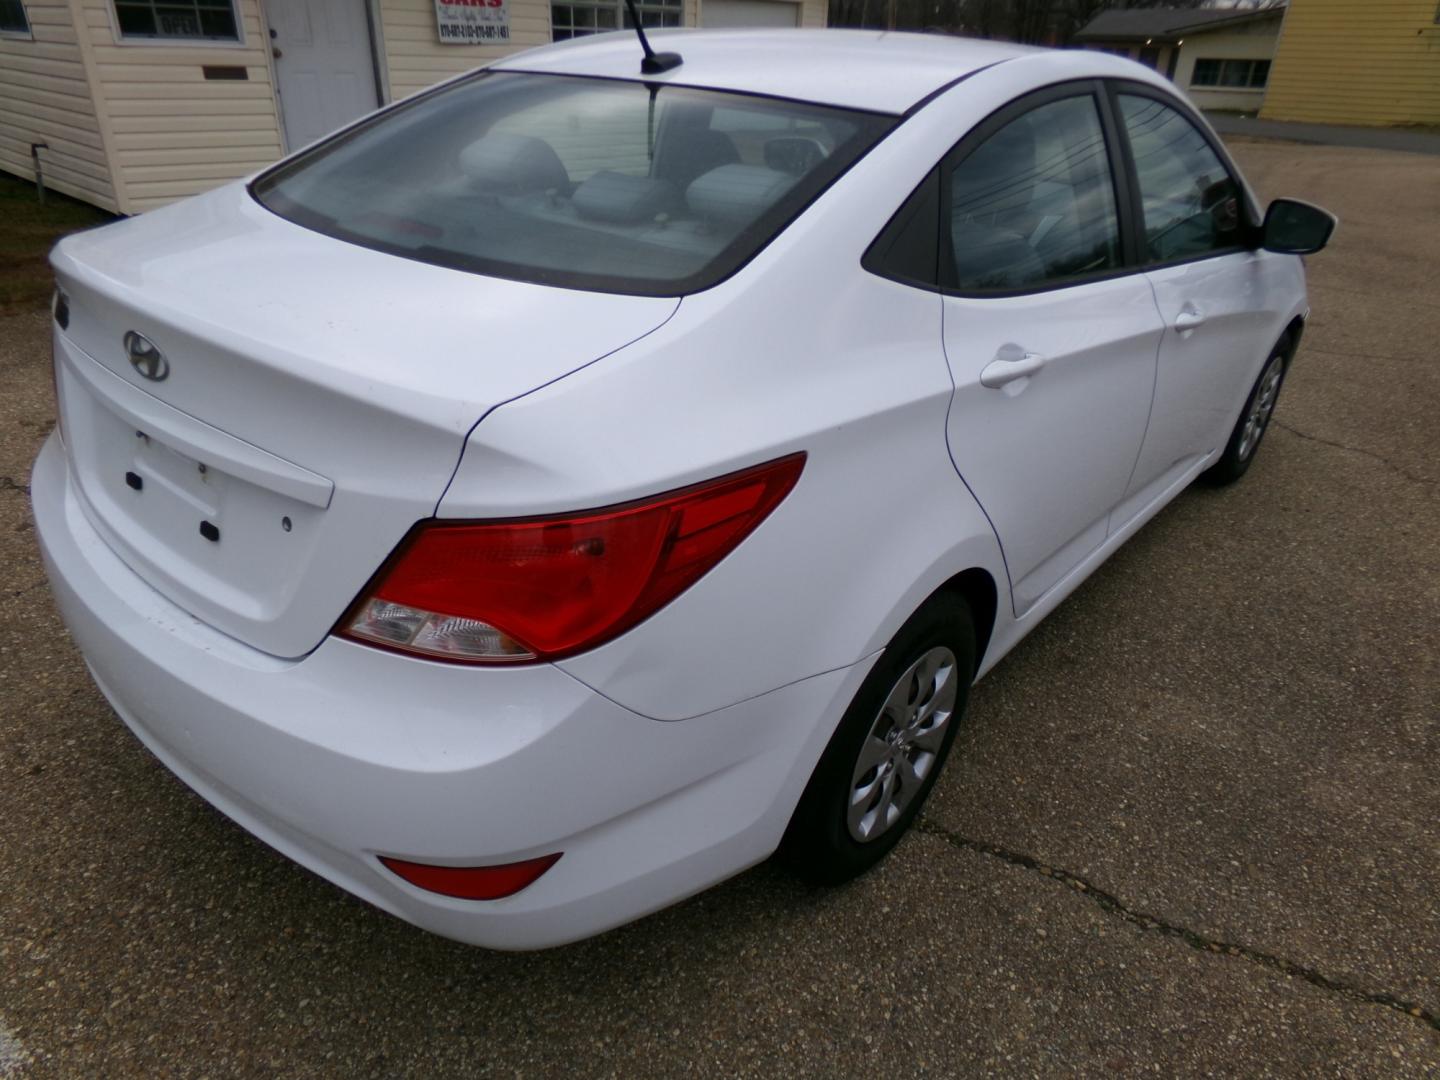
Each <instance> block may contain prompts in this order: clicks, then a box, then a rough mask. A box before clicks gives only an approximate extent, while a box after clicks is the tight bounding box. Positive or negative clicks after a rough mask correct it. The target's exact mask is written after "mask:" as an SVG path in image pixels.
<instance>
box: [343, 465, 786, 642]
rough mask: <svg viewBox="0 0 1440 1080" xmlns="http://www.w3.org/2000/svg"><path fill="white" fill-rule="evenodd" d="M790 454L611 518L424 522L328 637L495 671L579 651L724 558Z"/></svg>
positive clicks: (592, 514) (781, 480) (765, 512)
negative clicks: (335, 634)
mask: <svg viewBox="0 0 1440 1080" xmlns="http://www.w3.org/2000/svg"><path fill="white" fill-rule="evenodd" d="M804 465H805V455H804V454H794V455H791V456H790V457H786V458H781V459H780V460H778V461H773V462H770V463H768V464H766V465H760V466H756V467H755V468H752V469H746V470H744V471H743V472H738V473H732V474H730V475H729V476H723V477H720V478H719V479H718V480H712V481H708V482H706V483H703V484H697V485H695V486H693V487H688V488H684V489H682V490H680V491H674V492H670V493H668V494H665V495H659V496H656V497H654V498H650V499H643V500H640V501H637V502H633V503H626V504H625V505H623V506H615V507H609V508H607V509H603V510H589V511H585V512H583V513H579V514H568V515H564V516H560V517H545V518H525V519H521V520H516V521H496V522H479V523H469V522H467V523H451V522H438V521H435V522H427V523H425V524H424V525H421V526H419V527H417V528H416V529H415V530H414V531H413V532H412V533H411V534H410V536H409V537H407V538H406V540H405V541H404V542H403V543H402V544H401V546H400V548H399V550H398V551H397V552H396V554H395V556H394V557H393V558H392V559H391V560H390V563H389V564H388V565H387V566H386V568H385V569H384V570H383V571H382V572H381V573H380V575H379V576H378V578H377V580H376V581H375V582H374V583H373V584H372V585H371V587H370V589H369V590H368V592H367V593H366V595H365V596H364V597H363V598H362V599H361V600H360V601H359V602H358V603H357V604H356V605H355V607H354V608H353V609H352V610H351V611H350V613H349V614H348V615H347V616H346V617H345V618H344V619H342V620H341V622H340V625H339V626H338V627H337V628H336V630H337V632H338V633H340V634H342V635H344V636H346V637H350V638H354V639H356V640H359V641H364V642H367V643H370V644H375V645H382V646H386V647H389V648H392V649H398V650H401V651H403V652H410V653H418V654H421V655H424V656H430V657H436V658H440V659H446V660H460V661H466V662H472V663H474V662H481V663H507V662H515V661H523V660H535V659H547V660H548V659H555V658H557V657H560V656H567V655H570V654H572V653H576V652H580V651H582V650H584V649H589V648H593V647H595V646H596V645H599V644H601V643H602V642H605V641H608V640H610V639H611V638H614V637H616V636H617V635H619V634H621V633H623V632H624V631H626V630H628V629H630V627H632V626H634V625H635V624H636V623H638V622H640V621H641V620H643V619H645V618H648V617H649V616H650V615H652V614H654V613H655V612H656V611H658V610H659V609H660V608H662V607H664V606H665V605H666V604H668V603H669V602H670V601H671V600H673V599H675V597H676V596H678V595H680V593H682V592H684V591H685V590H686V589H688V588H689V587H690V586H691V585H693V584H694V583H695V582H696V581H698V580H699V579H700V578H701V577H702V576H703V575H704V574H706V573H707V572H708V571H709V570H710V569H711V568H712V567H714V566H715V564H716V563H718V562H719V561H720V560H721V559H723V558H724V557H725V556H726V555H728V554H729V553H730V552H731V551H733V550H734V549H735V547H736V545H738V544H739V543H740V542H741V541H742V540H744V539H745V537H747V536H748V535H750V533H751V532H752V531H754V529H755V527H756V526H758V525H759V524H760V523H761V522H762V521H764V520H765V518H766V517H767V516H769V514H770V512H771V511H772V510H774V509H775V507H776V506H777V505H779V503H780V501H781V500H782V499H784V498H785V496H786V495H787V494H788V493H789V492H790V489H791V488H793V487H794V486H795V482H796V480H798V479H799V477H800V471H801V469H803V468H804Z"/></svg>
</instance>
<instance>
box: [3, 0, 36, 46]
mask: <svg viewBox="0 0 1440 1080" xmlns="http://www.w3.org/2000/svg"><path fill="white" fill-rule="evenodd" d="M0 34H15V35H17V36H19V37H27V38H28V37H29V36H30V20H29V19H28V18H27V17H26V15H25V5H24V4H23V3H22V2H21V0H0Z"/></svg>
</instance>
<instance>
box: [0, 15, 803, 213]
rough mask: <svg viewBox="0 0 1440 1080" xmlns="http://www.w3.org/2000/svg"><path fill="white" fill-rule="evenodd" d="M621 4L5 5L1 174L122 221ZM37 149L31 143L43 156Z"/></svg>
mask: <svg viewBox="0 0 1440 1080" xmlns="http://www.w3.org/2000/svg"><path fill="white" fill-rule="evenodd" d="M639 7H640V10H641V17H642V19H643V20H644V22H645V24H646V26H650V25H652V24H653V25H655V26H712V27H713V26H823V25H824V24H825V15H826V3H825V0H639ZM623 11H624V2H623V0H0V170H4V171H6V172H10V173H14V174H15V175H17V176H22V177H25V178H27V179H33V178H34V167H33V162H34V160H35V159H36V158H37V157H38V160H39V162H40V167H41V169H42V171H43V173H44V178H45V183H46V185H47V186H48V187H53V188H55V189H56V190H59V191H63V192H65V193H66V194H68V195H73V196H74V197H76V198H78V199H83V200H84V201H85V202H89V203H93V204H94V205H96V206H100V207H103V208H105V209H106V210H111V211H114V212H117V213H122V214H134V213H139V212H140V211H143V210H148V209H150V208H152V207H156V206H161V205H163V204H164V203H167V202H170V201H171V200H173V199H177V198H181V197H183V196H186V195H193V194H196V193H197V192H201V191H204V190H206V189H207V188H211V187H214V186H215V185H217V184H220V183H222V182H224V181H226V180H231V179H234V178H236V177H239V176H244V175H246V174H247V173H251V172H254V171H255V170H257V169H260V168H262V167H263V166H265V165H267V164H268V163H270V162H272V161H274V160H275V159H276V158H278V157H280V156H281V155H282V154H284V153H286V152H287V151H288V150H290V149H295V148H299V147H301V146H304V145H305V144H306V143H309V142H311V141H313V140H314V139H316V138H318V137H319V136H321V135H323V134H325V133H326V132H328V131H331V130H334V129H335V128H336V127H338V126H340V125H341V124H343V123H345V122H347V121H349V120H351V119H353V118H354V117H356V116H359V115H361V114H363V113H365V112H367V111H369V110H370V109H373V108H375V107H376V106H377V105H381V104H384V103H386V102H389V101H392V100H394V99H396V98H400V97H404V96H406V95H408V94H411V93H414V92H415V91H417V90H420V89H423V88H424V87H426V86H429V85H431V84H432V83H435V82H437V81H439V80H441V79H444V78H447V77H449V76H451V75H455V74H458V73H460V72H463V71H468V70H470V69H471V68H474V67H478V66H480V65H483V64H485V63H486V62H488V61H490V60H494V59H496V58H498V57H501V56H504V55H506V54H508V53H512V52H515V51H517V50H519V49H526V48H530V47H532V46H535V45H543V44H547V43H548V42H550V41H555V40H561V39H564V38H569V37H575V36H579V35H583V34H591V33H596V32H599V31H601V30H607V29H613V28H617V27H619V26H621V25H622V21H623V15H622V13H623ZM42 144H43V145H42Z"/></svg>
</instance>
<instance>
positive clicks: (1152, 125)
mask: <svg viewBox="0 0 1440 1080" xmlns="http://www.w3.org/2000/svg"><path fill="white" fill-rule="evenodd" d="M1120 111H1121V113H1122V115H1123V116H1124V118H1125V129H1126V131H1127V132H1128V133H1129V136H1130V147H1131V150H1132V151H1133V152H1134V155H1135V171H1136V173H1137V174H1138V176H1139V180H1140V199H1141V202H1142V203H1143V205H1144V208H1145V243H1146V248H1147V250H1148V251H1149V254H1150V258H1152V259H1154V260H1156V261H1157V262H1173V261H1176V260H1179V259H1193V258H1198V257H1199V256H1202V255H1205V254H1206V253H1208V252H1211V251H1226V250H1230V249H1233V248H1236V247H1239V246H1240V245H1241V243H1242V240H1243V231H1242V228H1241V193H1240V187H1239V185H1238V184H1236V183H1235V181H1234V179H1233V178H1232V177H1231V176H1230V174H1229V172H1227V171H1226V169H1225V166H1224V165H1223V164H1222V163H1221V161H1220V158H1219V157H1217V156H1216V154H1215V151H1214V150H1212V149H1210V144H1209V143H1208V142H1206V141H1205V137H1204V136H1203V135H1201V134H1200V132H1199V131H1198V130H1197V129H1196V127H1195V125H1194V124H1192V123H1190V121H1189V120H1187V119H1186V118H1185V117H1183V116H1182V115H1180V113H1178V112H1176V111H1175V110H1174V109H1172V108H1170V106H1168V105H1165V104H1163V103H1162V102H1159V101H1156V100H1155V99H1154V98H1149V97H1139V96H1137V95H1134V94H1121V95H1120Z"/></svg>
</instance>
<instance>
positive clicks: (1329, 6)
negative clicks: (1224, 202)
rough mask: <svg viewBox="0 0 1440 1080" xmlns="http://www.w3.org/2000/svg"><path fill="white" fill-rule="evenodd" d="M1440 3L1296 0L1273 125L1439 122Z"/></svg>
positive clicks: (1273, 80) (1284, 31)
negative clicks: (1439, 17) (1439, 8)
mask: <svg viewBox="0 0 1440 1080" xmlns="http://www.w3.org/2000/svg"><path fill="white" fill-rule="evenodd" d="M1436 17H1437V7H1436V0H1290V7H1289V9H1288V10H1287V11H1286V13H1285V22H1284V25H1283V26H1282V28H1281V31H1280V44H1279V46H1278V48H1277V49H1276V53H1275V61H1274V64H1273V66H1272V67H1271V69H1270V86H1269V89H1268V90H1267V91H1266V94H1265V105H1264V107H1263V109H1262V110H1261V113H1260V115H1261V116H1262V117H1263V118H1265V119H1267V120H1301V121H1309V122H1313V123H1328V124H1368V125H1382V124H1440V24H1437V22H1436Z"/></svg>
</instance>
